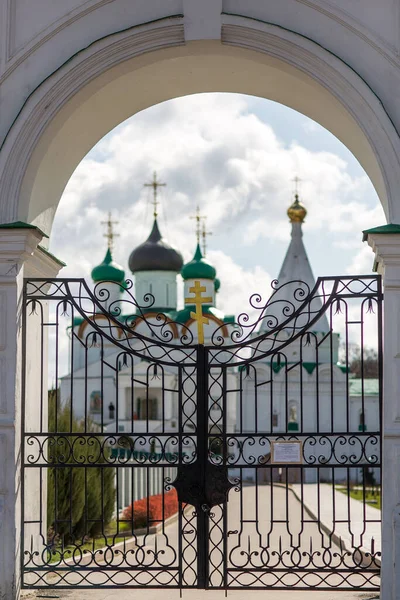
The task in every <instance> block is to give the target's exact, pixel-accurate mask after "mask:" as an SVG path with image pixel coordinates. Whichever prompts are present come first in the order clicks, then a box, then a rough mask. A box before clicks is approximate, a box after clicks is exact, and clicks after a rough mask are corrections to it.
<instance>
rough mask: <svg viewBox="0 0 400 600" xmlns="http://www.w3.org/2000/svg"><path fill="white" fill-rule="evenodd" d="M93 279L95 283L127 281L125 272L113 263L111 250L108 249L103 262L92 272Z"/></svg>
mask: <svg viewBox="0 0 400 600" xmlns="http://www.w3.org/2000/svg"><path fill="white" fill-rule="evenodd" d="M92 279H93V281H94V282H95V283H97V282H98V281H116V282H117V283H122V281H123V280H124V279H125V271H124V270H123V268H122V267H120V266H119V265H117V263H115V262H114V261H113V259H112V256H111V250H110V248H108V250H107V253H106V255H105V257H104V260H103V262H102V263H101V264H99V265H98V266H97V267H94V269H93V270H92Z"/></svg>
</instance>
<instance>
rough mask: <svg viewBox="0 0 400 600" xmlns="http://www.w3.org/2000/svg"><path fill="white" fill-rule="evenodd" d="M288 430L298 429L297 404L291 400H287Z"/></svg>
mask: <svg viewBox="0 0 400 600" xmlns="http://www.w3.org/2000/svg"><path fill="white" fill-rule="evenodd" d="M287 430H288V431H298V430H299V419H298V405H297V402H295V401H294V400H291V401H290V402H289V418H288V424H287Z"/></svg>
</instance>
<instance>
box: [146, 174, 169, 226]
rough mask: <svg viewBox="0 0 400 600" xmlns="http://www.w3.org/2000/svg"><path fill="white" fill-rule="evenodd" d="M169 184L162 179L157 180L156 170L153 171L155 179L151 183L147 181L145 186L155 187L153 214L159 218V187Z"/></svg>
mask: <svg viewBox="0 0 400 600" xmlns="http://www.w3.org/2000/svg"><path fill="white" fill-rule="evenodd" d="M166 185H167V184H166V183H161V182H160V181H157V173H156V172H155V171H154V173H153V181H151V182H150V183H145V184H144V187H151V188H153V207H154V209H153V215H154V218H155V219H156V218H157V215H158V213H157V206H158V204H159V202H158V200H157V189H158V188H159V187H165V186H166Z"/></svg>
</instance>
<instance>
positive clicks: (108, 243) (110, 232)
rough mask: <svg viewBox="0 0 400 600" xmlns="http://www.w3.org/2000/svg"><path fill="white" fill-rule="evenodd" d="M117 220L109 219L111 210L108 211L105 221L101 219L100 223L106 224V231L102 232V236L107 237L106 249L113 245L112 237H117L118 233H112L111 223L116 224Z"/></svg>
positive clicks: (110, 248) (111, 247)
mask: <svg viewBox="0 0 400 600" xmlns="http://www.w3.org/2000/svg"><path fill="white" fill-rule="evenodd" d="M118 223H119V221H112V220H111V212H109V213H108V219H107V221H102V222H101V224H102V225H107V233H103V237H105V238H107V245H108V249H109V250H110V251H111V250H112V249H113V245H114V238H116V237H119V233H114V231H113V225H118Z"/></svg>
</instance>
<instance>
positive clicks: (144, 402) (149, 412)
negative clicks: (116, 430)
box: [136, 398, 157, 420]
mask: <svg viewBox="0 0 400 600" xmlns="http://www.w3.org/2000/svg"><path fill="white" fill-rule="evenodd" d="M136 414H137V418H138V419H140V420H143V419H150V420H154V419H157V398H137V399H136Z"/></svg>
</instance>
